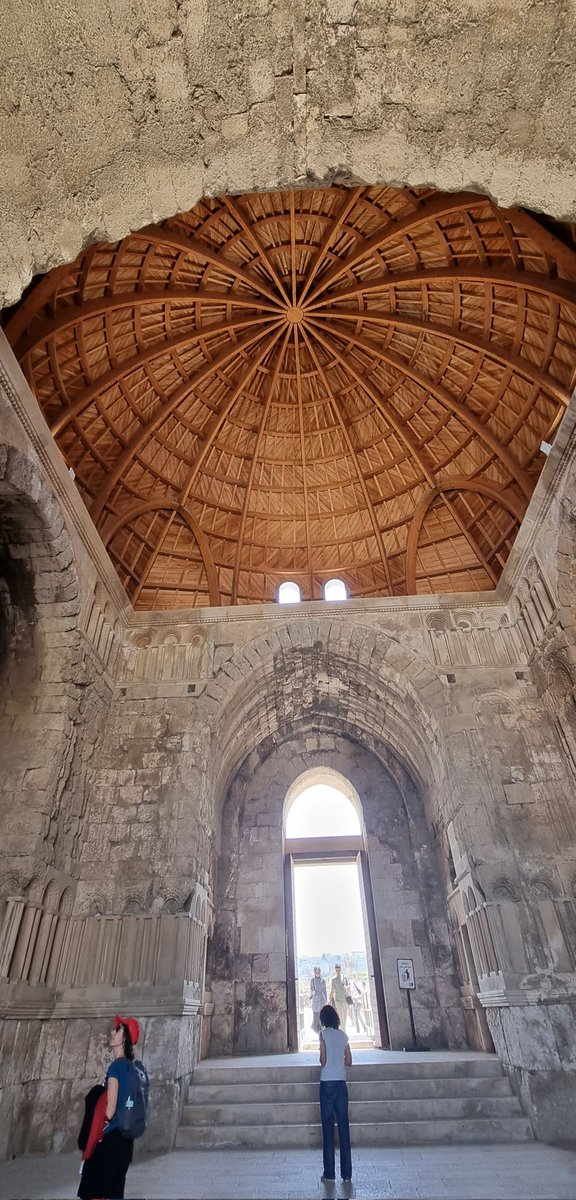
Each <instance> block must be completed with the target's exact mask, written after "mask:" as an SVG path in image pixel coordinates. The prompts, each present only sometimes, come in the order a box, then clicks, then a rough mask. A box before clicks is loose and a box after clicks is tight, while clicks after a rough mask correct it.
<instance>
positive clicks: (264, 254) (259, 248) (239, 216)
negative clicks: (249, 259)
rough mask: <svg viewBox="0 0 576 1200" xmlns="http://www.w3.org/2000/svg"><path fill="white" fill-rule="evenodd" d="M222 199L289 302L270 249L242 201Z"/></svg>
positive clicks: (285, 299) (286, 301)
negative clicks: (245, 210) (257, 230)
mask: <svg viewBox="0 0 576 1200" xmlns="http://www.w3.org/2000/svg"><path fill="white" fill-rule="evenodd" d="M222 199H223V201H224V204H225V205H226V208H227V209H228V210H229V212H231V213H232V215H233V216H234V217H235V219H236V220H237V222H238V224H239V225H240V226H241V228H242V229H243V230H244V233H245V234H246V235H247V236H248V237H249V238H250V241H251V242H252V245H253V246H254V248H255V250H256V253H257V255H258V258H259V259H260V262H261V263H262V265H263V266H264V269H265V270H266V271H267V272H268V274H269V275H271V276H272V279H273V280H274V283H275V284H276V287H277V288H278V291H279V292H280V295H281V296H282V298H283V300H284V302H285V304H289V303H290V299H289V297H288V293H287V291H286V289H285V287H284V284H283V282H282V279H281V276H280V275H279V274H278V271H277V270H276V267H275V266H274V263H273V262H272V259H271V258H270V255H269V254H268V251H267V250H266V248H265V247H264V246H263V245H262V243H261V242H260V240H259V238H257V237H256V232H255V229H254V225H253V224H252V223H251V222H250V221H249V220H248V218H247V217H246V216H245V214H244V212H243V209H242V206H241V204H240V201H239V200H238V199H237V198H233V197H232V196H223V197H222Z"/></svg>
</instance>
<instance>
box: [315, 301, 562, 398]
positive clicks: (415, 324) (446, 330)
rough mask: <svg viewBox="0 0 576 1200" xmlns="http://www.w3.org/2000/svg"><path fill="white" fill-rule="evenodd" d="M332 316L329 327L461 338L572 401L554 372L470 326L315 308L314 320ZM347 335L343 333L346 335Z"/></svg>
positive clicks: (557, 395) (474, 347)
mask: <svg viewBox="0 0 576 1200" xmlns="http://www.w3.org/2000/svg"><path fill="white" fill-rule="evenodd" d="M330 318H331V324H330V329H331V330H332V331H333V332H336V330H335V329H334V322H335V321H340V320H342V321H352V322H353V323H354V324H357V323H358V322H359V321H360V322H368V323H370V322H371V323H372V324H374V325H395V326H396V327H397V328H398V329H413V330H414V331H415V332H416V333H428V334H430V336H431V337H439V338H442V339H443V340H444V341H449V342H459V343H460V345H462V346H467V347H468V349H470V350H478V351H479V352H480V353H481V354H486V355H488V357H489V358H493V359H494V360H495V361H496V362H498V363H500V364H501V365H502V366H504V367H510V368H511V369H512V370H513V371H517V372H518V374H520V375H524V376H525V377H526V379H529V380H530V382H531V383H535V384H537V385H538V387H541V388H544V389H545V390H546V391H547V392H550V394H551V395H552V396H554V398H555V400H557V401H558V403H559V404H562V405H563V406H564V408H567V407H568V405H569V403H570V396H569V395H568V392H567V391H566V390H565V388H563V387H562V385H561V384H559V383H558V382H557V381H556V380H555V379H554V378H553V377H552V376H551V375H548V374H546V372H544V371H540V370H539V369H538V367H533V366H532V365H531V363H530V362H528V360H527V359H525V358H520V357H519V355H517V354H510V353H509V352H508V351H507V350H505V349H504V348H503V347H502V346H499V345H498V343H497V342H490V341H484V339H483V338H479V337H476V335H475V334H474V333H472V332H471V331H470V330H468V329H466V328H462V327H457V326H455V325H438V324H436V323H434V322H433V321H420V320H418V319H417V318H416V317H405V316H401V315H400V314H397V313H380V312H372V310H368V311H366V312H344V311H342V310H341V309H339V310H338V311H337V312H334V313H326V312H322V310H320V311H315V313H314V320H315V321H316V320H321V321H327V320H328V319H330ZM346 336H347V335H346V334H344V337H346Z"/></svg>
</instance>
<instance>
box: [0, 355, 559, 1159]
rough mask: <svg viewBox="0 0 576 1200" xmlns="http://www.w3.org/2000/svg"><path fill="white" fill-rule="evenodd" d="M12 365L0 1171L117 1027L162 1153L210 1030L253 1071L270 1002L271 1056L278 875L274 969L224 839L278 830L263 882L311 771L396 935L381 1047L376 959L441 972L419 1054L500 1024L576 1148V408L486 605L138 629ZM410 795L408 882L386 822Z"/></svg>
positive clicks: (88, 1069)
mask: <svg viewBox="0 0 576 1200" xmlns="http://www.w3.org/2000/svg"><path fill="white" fill-rule="evenodd" d="M3 353H4V354H5V363H6V366H5V370H4V373H3V384H2V387H3V393H2V395H3V400H2V403H3V419H2V436H3V451H2V463H3V468H2V469H3V484H2V501H3V504H4V505H5V506H6V518H7V519H6V520H5V522H4V525H3V528H4V538H5V543H4V547H5V548H4V550H3V558H2V563H3V570H4V579H5V583H4V584H3V586H2V603H3V612H4V614H5V629H6V633H5V636H4V642H3V654H4V658H3V667H2V670H3V679H4V686H3V690H2V695H3V702H4V711H3V716H2V725H1V731H2V761H3V763H4V765H5V769H4V770H3V774H2V778H3V786H4V788H5V789H6V793H5V799H4V800H3V821H4V825H3V829H4V830H5V831H6V832H5V837H4V842H3V849H4V861H3V867H2V872H1V882H2V892H1V904H2V946H1V955H0V989H1V991H0V995H1V997H2V1015H3V1047H4V1050H3V1053H4V1058H3V1063H4V1066H3V1073H2V1100H1V1102H2V1108H3V1121H2V1129H3V1135H2V1137H3V1141H2V1147H1V1148H2V1152H3V1153H17V1152H20V1151H22V1150H25V1149H48V1148H50V1147H55V1148H60V1147H62V1146H69V1145H71V1144H72V1140H73V1136H74V1131H75V1129H76V1126H77V1119H78V1113H79V1109H80V1104H81V1096H82V1094H83V1092H84V1090H85V1088H86V1085H87V1084H88V1083H89V1082H91V1081H92V1080H93V1078H94V1076H95V1074H96V1073H97V1071H98V1065H99V1064H101V1062H102V1038H103V1033H104V1031H105V1028H106V1021H107V1020H108V1019H109V1017H110V1015H111V1014H112V1013H113V1012H114V1011H117V1010H118V1009H120V1010H121V1009H122V1008H126V1007H130V1008H131V1009H132V1010H133V1011H135V1013H136V1015H137V1016H139V1017H140V1018H142V1021H143V1026H144V1030H145V1033H144V1044H143V1050H144V1054H145V1056H146V1058H147V1060H148V1061H149V1062H150V1064H151V1066H152V1069H153V1072H154V1074H155V1077H156V1080H157V1088H156V1100H155V1119H154V1123H153V1127H152V1130H151V1134H150V1144H151V1146H152V1147H159V1146H164V1147H166V1146H168V1145H170V1144H171V1141H172V1139H173V1136H174V1131H175V1128H176V1125H177V1122H178V1117H179V1111H180V1105H181V1102H182V1099H183V1095H184V1090H185V1086H186V1082H187V1080H188V1079H189V1077H190V1075H191V1072H192V1071H193V1067H194V1063H195V1061H196V1059H197V1054H198V1045H199V1038H200V1020H201V1014H202V1011H203V1008H204V1011H205V1014H206V1015H205V1021H204V1041H205V1047H206V1048H209V1045H210V1039H211V1044H212V1048H213V1050H219V1051H220V1050H221V1051H230V1050H235V1051H237V1052H238V1051H240V1052H241V1051H242V1050H247V1049H250V1048H253V1047H254V1045H255V1041H256V1040H257V1039H258V1038H259V1037H261V1036H262V1029H263V1027H262V1019H263V1016H262V1012H263V1003H262V1002H263V1000H265V1001H266V1004H267V1007H268V1008H270V1006H271V1008H272V1012H273V1017H272V1020H271V1023H270V1026H269V1028H268V1031H267V1036H268V1037H269V1040H270V1048H272V1047H273V1046H274V1047H276V1048H279V1047H280V1045H281V1041H282V1029H283V1022H284V1020H285V1018H284V1011H283V1007H282V1006H283V1002H284V1003H285V990H284V978H285V975H284V971H285V968H284V966H283V962H282V955H281V951H280V937H279V934H280V929H281V926H280V907H279V905H280V900H281V883H280V877H279V876H278V875H275V874H274V868H273V866H271V867H270V880H269V881H270V882H272V880H273V879H274V880H275V886H276V889H277V893H278V895H277V900H278V904H277V908H278V912H277V913H276V917H277V920H276V924H275V926H274V928H275V930H276V933H275V934H274V936H273V937H272V941H273V942H274V937H276V941H277V942H278V944H277V945H276V942H274V944H272V942H271V943H270V945H269V946H267V947H266V948H260V947H258V945H257V943H258V937H259V934H258V928H259V923H258V903H257V899H258V897H257V893H256V891H255V890H254V892H253V890H252V887H251V884H250V878H251V875H250V872H251V870H253V867H254V861H253V860H251V858H250V855H248V857H246V843H245V841H244V848H243V843H242V839H240V840H239V833H238V825H237V818H236V817H235V816H234V813H235V811H236V810H237V805H238V804H239V803H242V804H243V805H244V811H245V814H248V816H247V817H246V818H245V819H247V820H248V826H246V825H245V826H244V831H245V832H246V829H247V828H248V827H249V824H250V820H252V819H255V821H256V826H255V827H256V828H260V829H262V828H267V830H268V835H267V836H269V837H271V838H272V842H271V845H272V858H271V859H270V863H271V864H272V862H273V860H274V859H275V861H276V862H278V859H279V857H281V840H280V833H281V808H282V802H283V796H284V795H285V793H286V790H287V788H288V787H289V785H290V783H291V782H292V779H293V778H294V772H297V773H298V772H299V771H301V770H303V769H306V768H307V767H309V766H310V765H324V766H330V765H333V766H336V767H337V769H339V770H341V771H342V773H343V774H345V775H348V776H349V777H350V779H351V782H352V783H353V784H354V786H356V787H357V790H358V791H359V793H360V795H361V798H362V802H363V805H364V816H365V821H366V827H367V833H368V836H369V839H370V843H371V846H370V845H369V851H370V853H372V871H373V878H374V879H375V893H376V894H377V896H379V897H380V898H382V897H383V896H384V895H385V896H386V897H387V899H386V903H387V905H390V904H395V905H397V906H398V908H400V907H401V908H402V909H403V910H404V909H405V911H406V912H407V913H409V914H410V916H409V920H408V924H407V925H406V926H405V927H402V925H401V922H393V928H392V929H391V928H389V926H387V925H386V921H385V920H384V919H383V918H382V917H381V918H380V926H379V937H380V942H381V946H380V949H381V956H382V960H383V965H384V976H385V985H386V983H387V984H388V989H389V996H390V1009H389V1012H390V1018H391V1030H392V1033H393V1037H396V1038H398V1039H401V1037H402V1036H403V1033H404V1029H405V1021H406V1013H405V1011H404V1010H403V1009H402V1008H401V1006H399V1004H398V1001H397V999H396V1000H395V999H394V996H393V991H392V988H391V983H390V965H389V962H390V961H392V962H393V960H394V956H395V954H396V953H397V951H398V949H399V948H400V947H404V948H406V947H407V946H410V947H411V952H413V953H414V954H417V953H421V954H422V956H423V957H422V961H423V963H425V964H429V967H430V972H431V974H430V976H429V980H430V983H429V990H428V992H427V993H426V992H423V993H422V1005H423V1007H422V1009H421V1011H420V1012H419V1014H418V1019H419V1021H421V1022H423V1023H424V1025H425V1027H426V1028H427V1030H428V1033H429V1035H430V1036H431V1037H432V1038H433V1039H434V1040H435V1043H436V1044H440V1043H441V1042H442V1043H443V1044H451V1045H461V1044H462V1041H463V1039H464V1037H467V1039H468V1042H469V1043H470V1044H472V1045H474V1046H477V1047H478V1048H482V1047H484V1048H485V1047H487V1046H489V1044H490V1034H489V1033H488V1027H489V1030H490V1033H491V1036H492V1039H493V1041H494V1045H495V1047H496V1049H497V1051H498V1053H499V1054H500V1055H501V1056H502V1059H503V1061H504V1062H505V1064H506V1066H507V1068H508V1070H509V1071H510V1073H511V1074H512V1077H513V1079H514V1080H515V1082H516V1085H517V1087H518V1089H519V1091H520V1094H521V1096H522V1099H523V1102H524V1104H525V1106H526V1109H527V1111H528V1112H529V1113H530V1115H531V1116H532V1119H533V1121H534V1123H535V1128H536V1130H537V1132H538V1133H539V1135H540V1136H542V1137H545V1138H554V1137H557V1136H559V1134H560V1132H562V1135H563V1136H568V1135H569V1134H570V1133H571V1129H570V1127H569V1124H570V1120H571V1118H570V1115H569V1114H570V1111H572V1107H571V1106H570V1105H569V1104H568V1103H567V1101H568V1100H569V1098H570V1097H571V1096H572V1095H573V1088H574V1082H575V1075H574V1062H573V1055H572V1050H571V1046H573V1044H574V1032H575V1031H574V1013H575V992H574V988H575V982H576V975H575V969H576V932H575V930H576V916H575V904H576V902H575V900H574V895H575V880H576V844H575V843H576V829H575V818H574V803H573V791H574V770H575V768H574V765H573V764H574V762H575V761H576V743H575V741H574V736H575V735H574V728H575V726H574V716H573V705H574V701H573V686H574V685H573V680H574V674H573V672H574V665H573V609H572V598H571V594H570V571H571V546H572V537H573V535H572V532H571V529H572V521H573V518H572V515H571V507H570V504H569V502H567V501H566V500H565V497H570V495H571V494H572V489H573V466H572V462H573V448H572V447H573V433H572V429H573V415H572V412H570V413H569V414H568V416H567V418H566V421H565V423H564V425H563V427H562V430H561V431H560V434H559V435H558V437H557V440H556V446H555V448H554V451H553V454H552V455H551V456H550V458H549V460H548V463H547V466H546V468H545V472H544V474H543V476H542V479H541V482H540V484H539V485H538V488H537V491H536V494H535V497H534V500H533V501H532V504H531V507H530V510H529V513H528V518H527V521H526V523H525V525H524V527H523V531H522V533H521V535H520V538H519V540H518V542H517V545H516V548H515V551H514V554H513V556H512V560H511V561H510V563H509V565H508V567H507V569H506V572H505V575H504V577H503V580H502V583H501V585H500V587H499V590H498V592H497V593H496V595H495V596H494V597H490V596H486V595H482V596H470V597H466V603H465V604H464V603H462V601H461V600H459V601H458V602H457V603H455V602H454V601H453V600H452V598H450V597H445V598H442V599H438V598H428V597H426V598H424V597H422V598H417V599H412V600H407V601H404V600H402V599H397V600H394V601H366V602H362V601H358V602H354V603H352V602H350V603H349V604H347V605H346V606H344V607H342V606H340V607H339V606H337V605H336V606H334V605H333V606H329V605H323V604H310V605H306V606H302V607H301V608H300V609H298V610H291V611H290V613H289V614H288V612H287V611H286V610H282V609H279V608H278V607H276V606H274V605H272V606H265V607H263V608H259V609H252V608H245V609H242V610H235V611H234V610H224V611H222V610H203V611H202V612H196V613H195V614H194V616H193V618H192V619H191V620H188V619H187V617H186V614H180V613H172V614H163V615H162V616H158V618H157V619H156V618H155V617H154V618H153V619H149V618H148V615H147V614H146V615H145V616H144V615H143V614H142V615H139V616H138V617H134V615H133V614H132V613H131V611H129V609H128V606H127V605H126V603H125V601H124V598H123V595H122V593H121V590H120V588H119V585H118V583H117V581H116V579H115V577H114V575H113V573H112V570H111V568H110V566H109V564H108V562H107V561H106V559H105V557H104V555H103V552H102V550H101V547H100V546H99V544H98V542H97V539H96V538H95V536H94V534H93V532H92V531H91V528H90V526H89V523H88V521H87V519H86V516H85V513H84V511H83V509H82V507H81V504H80V501H79V500H78V497H77V496H76V494H75V489H74V485H73V483H72V480H71V479H70V477H69V476H68V475H67V473H66V471H65V468H64V466H63V464H62V462H61V460H60V459H59V456H58V454H57V452H56V451H55V450H54V447H53V444H52V443H51V442H50V440H49V439H48V437H47V435H46V433H45V430H44V427H43V425H42V421H41V418H40V417H39V415H38V411H37V409H36V407H35V405H34V402H33V400H32V397H31V396H30V394H29V393H28V392H27V389H26V388H25V386H24V384H23V382H22V380H21V378H20V377H19V375H18V371H17V368H16V367H15V366H14V364H13V362H12V361H11V360H10V356H9V352H7V351H4V352H3ZM264 793H265V794H266V796H267V797H268V799H267V802H266V805H265V806H264V807H262V806H263V800H262V797H263V795H264ZM400 795H402V796H403V800H402V804H401V808H400V809H398V812H399V813H400V812H401V811H403V812H404V814H405V815H404V816H403V817H402V822H404V824H403V825H401V827H402V828H403V829H404V833H403V834H401V838H404V842H403V847H404V848H403V851H402V854H401V856H400V857H401V858H402V866H401V870H400V871H398V869H397V868H394V869H392V867H391V866H390V864H389V859H390V855H391V846H390V843H389V840H388V839H389V836H390V834H389V829H388V822H387V820H386V815H385V814H386V804H387V803H388V801H387V800H386V801H384V797H385V796H388V797H389V798H390V801H389V802H390V804H392V805H393V806H394V805H398V804H399V803H400V800H399V797H400ZM380 796H381V797H382V799H380V798H379V797H380ZM235 806H236V808H235ZM270 806H271V807H270ZM250 812H251V813H252V814H253V817H250V816H249V814H250ZM262 822H267V823H268V824H262ZM245 832H244V835H243V837H244V838H245ZM399 836H400V835H399ZM378 855H380V858H379V859H378ZM232 866H235V871H236V873H234V871H232ZM267 870H268V868H267ZM231 880H232V887H231V888H230V887H229V886H228V885H229V882H230V881H231ZM213 904H214V910H213ZM246 906H248V909H249V910H250V913H251V917H250V921H251V929H252V933H251V934H250V935H249V940H248V942H246V943H245V945H244V946H242V944H240V946H239V947H238V945H237V943H236V941H235V940H234V939H236V938H237V934H235V933H234V930H235V928H239V926H238V921H239V919H240V916H241V913H242V911H244V910H246V911H247V909H246ZM275 911H276V910H275ZM267 920H268V913H267ZM447 922H448V924H447ZM213 925H214V936H213V938H212V942H211V952H210V959H209V973H208V977H207V986H208V988H209V989H211V990H209V991H208V992H206V994H203V985H204V958H205V954H206V950H207V937H209V935H210V932H211V930H212V928H213ZM448 929H450V934H448ZM277 935H278V936H277ZM227 938H228V939H231V940H229V941H228V943H227V942H226V939H227ZM250 938H252V942H250ZM419 946H420V949H418V947H419ZM226 947H227V948H226ZM232 951H233V952H232ZM387 956H388V958H387ZM455 962H456V963H457V971H456V972H455V967H454V964H455ZM432 979H434V982H432ZM231 989H232V992H233V1002H232V1001H231V999H230V996H231ZM458 990H460V993H461V996H460V998H458ZM283 998H284V1000H283ZM271 1001H272V1002H271ZM270 1002H271V1004H270ZM284 1028H285V1025H284ZM31 1105H33V1106H34V1111H35V1113H37V1114H41V1119H39V1120H37V1121H36V1123H35V1129H34V1132H33V1131H32V1128H31V1124H30V1122H29V1120H28V1116H27V1114H28V1113H29V1111H30V1106H31ZM56 1113H58V1116H56V1115H55V1114H56ZM63 1114H65V1120H64V1121H63Z"/></svg>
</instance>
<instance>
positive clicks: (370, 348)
mask: <svg viewBox="0 0 576 1200" xmlns="http://www.w3.org/2000/svg"><path fill="white" fill-rule="evenodd" d="M314 324H315V326H316V323H315V322H314ZM330 334H331V336H332V337H339V338H341V339H342V340H343V341H350V342H353V344H354V345H357V346H359V347H360V348H361V349H362V350H364V351H365V352H366V353H369V354H373V355H374V356H375V357H376V358H379V359H381V361H382V362H386V363H388V365H389V366H392V367H396V369H397V370H399V371H402V372H403V374H404V375H407V376H408V377H409V378H410V379H412V380H413V381H414V383H417V384H418V385H419V387H422V388H424V390H425V391H428V392H430V393H431V394H432V395H433V396H435V397H436V399H437V400H439V401H440V403H441V404H443V405H444V407H445V408H447V409H448V410H449V411H450V412H453V413H455V414H456V415H457V416H459V417H460V419H461V421H462V422H463V424H465V425H467V427H468V428H469V429H471V430H472V431H473V432H474V433H477V434H478V435H479V436H480V437H481V438H482V440H483V441H484V443H485V444H486V445H487V446H489V447H490V449H491V450H493V451H494V453H495V454H497V455H498V457H499V458H500V460H501V462H502V463H504V465H505V466H506V468H507V470H508V471H509V472H510V474H511V475H512V476H513V478H514V479H516V482H517V483H518V484H519V485H520V487H521V489H522V491H523V492H524V494H525V496H528V497H530V496H531V495H532V481H531V479H530V476H529V475H528V474H527V473H526V471H525V470H524V469H523V467H521V466H520V464H519V463H518V462H517V461H516V459H515V458H514V455H513V454H511V453H510V451H509V450H508V449H507V448H506V447H505V446H503V445H502V444H501V442H500V441H499V440H498V438H497V437H496V435H495V434H494V433H492V431H491V430H490V429H489V428H488V427H487V426H486V425H484V424H483V422H482V421H480V420H479V419H478V417H477V416H476V415H475V414H474V413H473V412H471V411H470V409H469V408H467V407H466V405H465V404H464V402H463V401H462V400H457V399H456V398H455V397H453V396H451V395H450V393H449V392H448V391H446V389H445V388H444V387H442V386H441V385H440V384H437V383H434V382H433V380H431V379H428V378H427V377H426V376H425V375H422V374H421V373H420V371H416V370H415V368H414V367H412V366H410V364H409V363H407V362H405V361H404V360H403V359H402V358H400V356H399V355H397V354H394V353H392V351H389V350H386V351H383V350H380V349H379V348H378V347H377V346H374V345H373V344H372V343H371V342H366V339H365V338H362V337H358V336H356V335H355V334H352V333H341V332H340V331H339V330H336V329H334V328H331V329H330ZM346 363H347V369H348V370H349V371H350V369H351V368H350V362H349V360H346Z"/></svg>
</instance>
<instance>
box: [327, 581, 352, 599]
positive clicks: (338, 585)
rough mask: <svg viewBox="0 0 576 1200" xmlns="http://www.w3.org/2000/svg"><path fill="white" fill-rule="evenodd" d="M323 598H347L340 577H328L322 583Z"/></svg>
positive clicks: (344, 586) (344, 585)
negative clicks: (325, 581) (326, 580)
mask: <svg viewBox="0 0 576 1200" xmlns="http://www.w3.org/2000/svg"><path fill="white" fill-rule="evenodd" d="M324 599H325V600H347V599H348V592H347V591H346V584H345V583H343V581H342V580H341V579H329V580H328V582H327V583H325V584H324Z"/></svg>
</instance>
